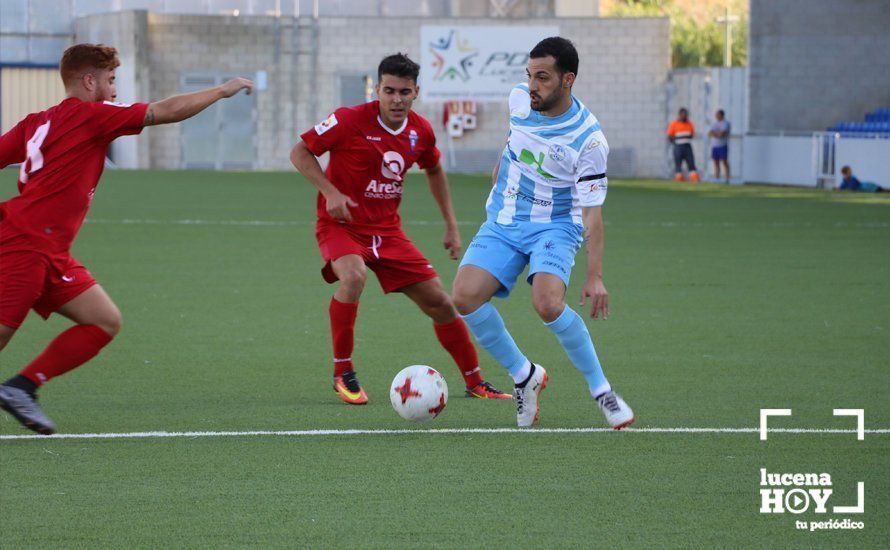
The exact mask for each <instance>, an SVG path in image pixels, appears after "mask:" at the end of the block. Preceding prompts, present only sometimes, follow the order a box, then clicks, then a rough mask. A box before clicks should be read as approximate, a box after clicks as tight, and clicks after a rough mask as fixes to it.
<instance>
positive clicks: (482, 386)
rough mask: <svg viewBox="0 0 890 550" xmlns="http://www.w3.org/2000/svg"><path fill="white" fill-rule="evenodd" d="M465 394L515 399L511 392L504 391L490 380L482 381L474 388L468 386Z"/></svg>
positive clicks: (486, 397)
mask: <svg viewBox="0 0 890 550" xmlns="http://www.w3.org/2000/svg"><path fill="white" fill-rule="evenodd" d="M464 395H466V396H467V397H475V398H477V399H513V396H512V395H511V394H509V393H504V392H502V391H501V390H499V389H497V388H495V387H494V386H492V385H491V383H489V382H480V383H478V384H476V385H475V386H473V387H472V388H467V391H466V393H465V394H464Z"/></svg>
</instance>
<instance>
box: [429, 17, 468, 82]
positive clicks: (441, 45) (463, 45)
mask: <svg viewBox="0 0 890 550" xmlns="http://www.w3.org/2000/svg"><path fill="white" fill-rule="evenodd" d="M430 52H431V53H432V54H433V56H434V57H435V58H436V59H435V60H434V61H433V67H434V68H435V69H436V74H435V75H433V78H434V79H435V80H445V79H446V78H448V79H449V80H454V79H456V78H459V79H460V80H462V81H463V82H466V81H467V80H469V79H470V71H469V69H470V67H472V66H473V58H474V57H476V56H477V55H479V51H478V48H473V47H470V44H469V41H468V40H466V39H464V40H462V39H461V38H460V33H458V32H457V31H455V30H454V29H452V30H451V32H449V33H448V36H447V37H443V38H440V39H438V40H436V41H435V42H432V43H430Z"/></svg>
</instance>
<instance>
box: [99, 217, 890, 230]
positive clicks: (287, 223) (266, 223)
mask: <svg viewBox="0 0 890 550" xmlns="http://www.w3.org/2000/svg"><path fill="white" fill-rule="evenodd" d="M86 223H89V224H96V225H227V226H245V227H293V226H297V227H299V226H314V225H315V221H314V220H201V219H185V220H155V219H130V218H124V219H120V220H112V219H103V218H89V219H87V220H86ZM402 223H404V224H405V225H409V226H410V225H418V226H439V225H445V222H444V221H442V220H403V222H402ZM481 223H482V222H471V221H458V222H457V224H458V225H465V226H479V225H481ZM605 224H606V225H612V224H614V222H610V221H609V220H606V222H605ZM617 225H621V226H625V225H641V226H647V227H667V228H672V227H778V228H781V227H826V226H831V225H833V226H834V227H855V228H869V229H878V228H887V227H890V222H883V221H871V222H856V223H847V222H835V223H834V224H824V223H816V222H803V223H799V222H763V223H756V222H755V223H738V222H707V223H705V222H690V221H661V222H643V223H634V224H630V223H621V222H618V224H617Z"/></svg>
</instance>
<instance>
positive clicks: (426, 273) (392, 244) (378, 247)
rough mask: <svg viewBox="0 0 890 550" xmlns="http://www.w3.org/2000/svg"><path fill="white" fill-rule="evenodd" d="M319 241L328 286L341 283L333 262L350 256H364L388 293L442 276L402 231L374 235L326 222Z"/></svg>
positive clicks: (318, 232)
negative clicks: (338, 280)
mask: <svg viewBox="0 0 890 550" xmlns="http://www.w3.org/2000/svg"><path fill="white" fill-rule="evenodd" d="M315 238H316V239H317V240H318V248H319V250H321V257H322V258H324V262H325V264H324V267H323V268H322V269H321V274H322V276H323V277H324V280H325V281H327V282H328V283H334V282H336V281H337V275H336V274H335V273H334V270H333V268H332V267H331V262H333V261H334V260H336V259H338V258H342V257H343V256H347V255H349V254H357V255H359V256H361V257H362V259H363V260H364V261H365V265H367V266H368V268H369V269H371V271H373V272H374V273H375V274H376V275H377V280H378V281H379V282H380V286H381V288H383V292H385V293H387V294H388V293H390V292H396V291H398V290H400V289H402V288H405V287H406V286H408V285H412V284H414V283H420V282H423V281H428V280H430V279H435V278H436V277H438V274H437V273H436V270H435V269H433V266H432V265H431V264H430V261H429V260H427V259H426V257H425V256H424V255H423V254H422V253H421V252H420V250H418V249H417V247H416V246H414V243H412V242H411V239H409V238H408V237H407V235H405V234H404V233H403V232H402V231H401V230H399V231H398V232H397V233H392V234H387V235H372V234H370V233H363V232H357V231H355V230H352V229H350V228H349V227H348V226H346V225H340V224H326V223H322V224H318V226H317V227H316V230H315Z"/></svg>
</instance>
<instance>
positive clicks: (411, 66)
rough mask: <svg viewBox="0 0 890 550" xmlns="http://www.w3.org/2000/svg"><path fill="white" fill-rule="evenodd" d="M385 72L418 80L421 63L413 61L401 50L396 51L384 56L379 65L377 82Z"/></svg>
mask: <svg viewBox="0 0 890 550" xmlns="http://www.w3.org/2000/svg"><path fill="white" fill-rule="evenodd" d="M385 74H391V75H393V76H398V77H401V78H411V79H412V80H414V82H417V76H418V75H419V74H420V65H418V64H417V63H415V62H413V61H411V59H410V58H409V57H408V56H407V55H405V54H403V53H401V52H399V53H395V54H392V55H388V56H386V57H384V58H383V61H381V62H380V65H378V66H377V82H380V79H381V78H383V75H385Z"/></svg>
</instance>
